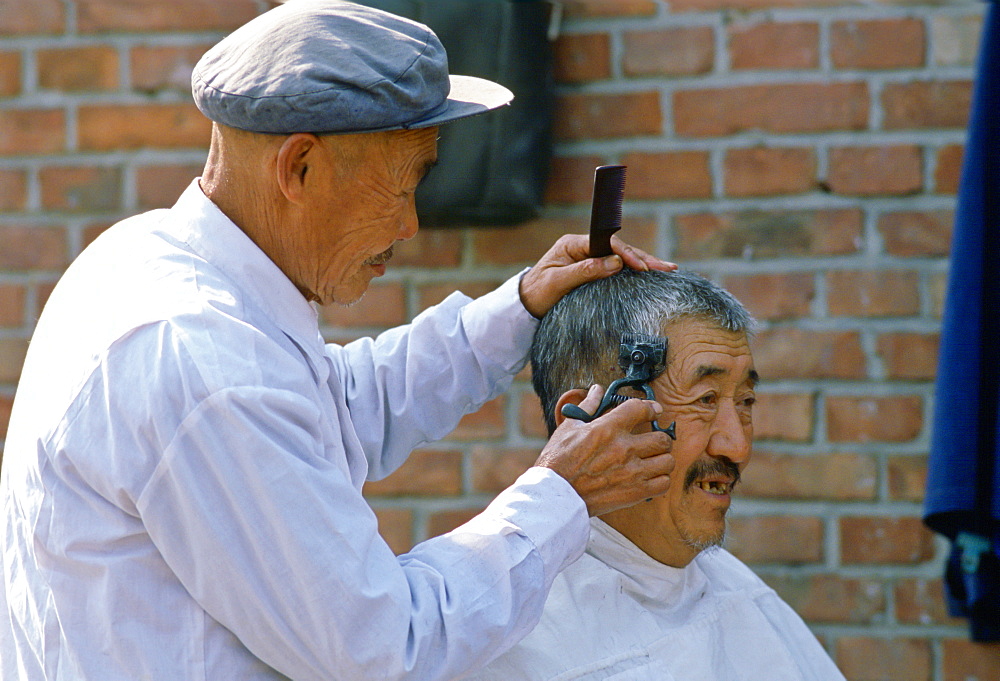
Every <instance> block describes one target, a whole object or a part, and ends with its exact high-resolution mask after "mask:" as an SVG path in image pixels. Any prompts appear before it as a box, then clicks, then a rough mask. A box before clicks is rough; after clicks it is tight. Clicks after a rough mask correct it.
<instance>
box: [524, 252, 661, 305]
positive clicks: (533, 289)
mask: <svg viewBox="0 0 1000 681" xmlns="http://www.w3.org/2000/svg"><path fill="white" fill-rule="evenodd" d="M611 250H613V251H614V252H615V254H614V255H609V256H607V257H605V258H591V257H590V255H589V253H590V237H588V236H587V235H585V234H566V235H564V236H561V237H559V240H558V241H556V243H555V244H554V245H553V246H552V248H550V249H549V251H548V253H546V254H545V255H543V256H542V258H541V259H540V260H539V261H538V263H537V264H536V265H535V266H534V267H532V268H531V269H530V270H528V271H527V272H525V274H524V276H523V277H522V278H521V302H522V303H523V304H524V307H525V309H526V310H528V312H530V313H531V314H532V315H534V316H535V317H537V318H538V319H541V318H542V317H544V316H545V313H546V312H548V311H549V309H550V308H551V307H552V306H553V305H555V304H556V303H557V302H558V301H559V299H560V298H562V297H563V296H564V295H566V294H567V293H569V292H570V291H572V290H573V289H575V288H576V287H577V286H579V285H580V284H583V283H585V282H588V281H592V280H594V279H603V278H604V277H607V276H610V275H612V274H614V273H615V272H617V271H618V270H620V269H621V268H622V263H623V262H624V264H626V265H628V266H629V267H631V268H632V269H634V270H641V271H646V270H650V269H652V270H662V271H664V272H671V271H673V270H676V269H677V265H675V264H674V263H671V262H664V261H662V260H660V259H659V258H655V257H653V256H652V255H649V254H648V253H646V252H645V251H642V250H640V249H638V248H635V247H634V246H629V245H628V244H626V243H625V242H624V241H622V240H621V239H619V238H618V237H617V236H612V237H611Z"/></svg>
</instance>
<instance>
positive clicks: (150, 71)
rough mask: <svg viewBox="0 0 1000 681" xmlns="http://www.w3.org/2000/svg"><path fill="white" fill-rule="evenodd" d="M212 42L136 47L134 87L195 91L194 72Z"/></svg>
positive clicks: (151, 90)
mask: <svg viewBox="0 0 1000 681" xmlns="http://www.w3.org/2000/svg"><path fill="white" fill-rule="evenodd" d="M209 47H211V45H207V44H206V45H180V46H173V45H169V46H151V45H140V46H138V47H134V48H132V52H131V56H130V58H131V67H132V68H131V72H132V87H133V88H135V89H136V90H141V91H143V92H158V91H160V90H180V91H183V92H185V93H188V92H191V72H192V71H194V65H195V64H196V63H197V62H198V60H199V59H200V58H201V55H203V54H204V53H205V52H206V50H208V48H209Z"/></svg>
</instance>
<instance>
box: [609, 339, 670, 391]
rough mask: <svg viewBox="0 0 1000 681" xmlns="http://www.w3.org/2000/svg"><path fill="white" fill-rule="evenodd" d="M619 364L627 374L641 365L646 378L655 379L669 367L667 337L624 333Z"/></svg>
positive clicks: (619, 353)
mask: <svg viewBox="0 0 1000 681" xmlns="http://www.w3.org/2000/svg"><path fill="white" fill-rule="evenodd" d="M618 366H620V367H621V369H622V371H624V372H626V374H629V373H632V372H635V371H637V370H639V369H640V367H641V368H642V371H643V374H644V377H645V379H646V380H647V381H651V380H653V379H654V378H656V377H657V376H659V375H660V374H662V373H663V370H664V369H665V368H666V367H667V339H666V338H664V337H663V336H650V335H648V334H645V333H627V332H626V333H623V334H622V339H621V345H620V346H619V348H618Z"/></svg>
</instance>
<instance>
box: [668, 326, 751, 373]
mask: <svg viewBox="0 0 1000 681" xmlns="http://www.w3.org/2000/svg"><path fill="white" fill-rule="evenodd" d="M663 333H664V335H665V336H666V338H667V372H669V373H670V374H672V375H673V377H674V380H678V381H681V382H683V383H690V384H693V383H697V382H699V381H701V380H704V379H708V378H717V379H719V380H725V381H727V382H734V383H744V382H749V383H751V384H752V385H755V384H756V383H757V381H758V380H759V376H758V374H757V371H756V370H755V369H754V364H753V354H752V353H751V350H750V342H749V338H748V337H747V334H746V333H745V332H742V331H729V330H728V329H723V328H721V327H719V326H718V324H716V323H714V322H713V321H711V320H708V319H702V318H685V319H681V320H678V321H676V322H673V323H671V324H669V325H667V326H666V328H665V329H664V330H663Z"/></svg>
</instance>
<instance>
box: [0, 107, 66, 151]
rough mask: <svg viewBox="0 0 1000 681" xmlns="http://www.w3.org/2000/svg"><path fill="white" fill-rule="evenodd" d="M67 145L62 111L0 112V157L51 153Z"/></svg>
mask: <svg viewBox="0 0 1000 681" xmlns="http://www.w3.org/2000/svg"><path fill="white" fill-rule="evenodd" d="M65 146H66V115H65V114H64V113H63V111H62V110H61V109H7V110H0V156H21V155H25V154H54V153H57V152H60V151H62V150H63V149H64V148H65Z"/></svg>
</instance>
